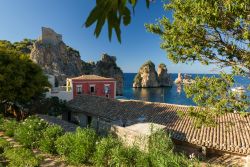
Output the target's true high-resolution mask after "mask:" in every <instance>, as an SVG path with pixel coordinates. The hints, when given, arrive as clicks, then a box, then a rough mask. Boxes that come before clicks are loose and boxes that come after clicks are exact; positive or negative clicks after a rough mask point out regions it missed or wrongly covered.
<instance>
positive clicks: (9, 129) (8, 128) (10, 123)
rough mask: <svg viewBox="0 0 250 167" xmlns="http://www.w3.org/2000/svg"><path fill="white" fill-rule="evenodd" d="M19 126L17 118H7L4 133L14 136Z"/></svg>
mask: <svg viewBox="0 0 250 167" xmlns="http://www.w3.org/2000/svg"><path fill="white" fill-rule="evenodd" d="M17 127H18V122H17V121H16V120H15V119H5V120H4V121H3V124H2V130H3V131H4V134H5V135H7V136H9V137H13V136H14V131H15V129H16V128H17Z"/></svg>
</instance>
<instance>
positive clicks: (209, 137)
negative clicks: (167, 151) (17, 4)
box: [64, 95, 250, 164]
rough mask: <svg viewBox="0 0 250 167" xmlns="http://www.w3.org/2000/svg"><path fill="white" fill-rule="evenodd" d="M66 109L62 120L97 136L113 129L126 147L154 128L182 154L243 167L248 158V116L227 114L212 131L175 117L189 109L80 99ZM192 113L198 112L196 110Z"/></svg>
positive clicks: (249, 121) (92, 98) (191, 120)
mask: <svg viewBox="0 0 250 167" xmlns="http://www.w3.org/2000/svg"><path fill="white" fill-rule="evenodd" d="M68 107H69V108H70V110H71V112H70V113H68V114H67V113H65V115H64V119H66V120H69V121H73V122H75V123H78V124H79V125H80V126H83V127H86V126H89V125H91V126H92V127H94V128H95V129H96V130H97V131H98V132H99V133H105V132H107V131H109V130H111V129H113V131H115V132H116V133H117V134H118V136H120V137H121V138H124V141H125V142H128V143H134V141H135V140H136V139H135V138H137V137H138V136H145V134H148V133H146V132H148V129H149V124H154V125H157V126H160V128H162V129H164V130H165V131H166V132H168V133H170V134H171V137H172V139H173V141H174V143H175V144H176V146H178V147H181V150H189V152H190V151H191V152H192V153H195V154H197V155H200V154H202V155H208V156H210V155H221V156H223V155H229V157H234V156H239V157H240V158H239V163H243V164H244V163H245V164H246V161H247V159H249V157H250V115H248V116H245V117H243V116H241V115H240V114H237V113H228V114H225V115H223V116H220V117H218V118H217V126H215V127H206V126H202V127H201V128H196V127H195V126H194V124H193V123H194V122H193V119H192V118H190V117H180V116H179V115H178V114H177V112H184V113H185V112H187V111H188V109H189V107H190V106H183V105H174V104H166V103H156V102H144V101H136V100H116V99H107V98H103V97H97V96H88V95H81V96H78V97H77V98H75V99H74V100H72V101H69V102H68ZM194 110H195V111H197V112H199V110H198V108H195V109H194ZM114 128H115V129H114ZM144 132H145V133H144ZM143 143H144V142H142V143H140V145H143ZM237 163H238V161H237Z"/></svg>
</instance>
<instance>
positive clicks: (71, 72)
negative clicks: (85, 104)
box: [30, 28, 83, 85]
mask: <svg viewBox="0 0 250 167" xmlns="http://www.w3.org/2000/svg"><path fill="white" fill-rule="evenodd" d="M30 58H31V60H32V61H33V62H35V63H37V64H38V65H40V66H41V67H42V69H43V70H44V72H45V73H46V74H50V75H54V76H55V78H56V81H57V82H58V85H64V84H65V80H66V78H67V77H73V76H78V75H80V74H82V73H83V71H82V68H83V61H82V60H81V58H80V54H79V52H78V51H76V50H74V49H72V48H70V47H68V46H67V45H66V44H65V43H64V42H63V41H62V37H61V35H59V34H56V33H55V32H54V31H53V30H51V29H49V28H42V36H41V37H40V38H39V39H38V40H37V41H36V42H35V43H34V44H33V48H32V50H31V53H30Z"/></svg>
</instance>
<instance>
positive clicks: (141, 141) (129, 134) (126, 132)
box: [111, 125, 148, 151]
mask: <svg viewBox="0 0 250 167" xmlns="http://www.w3.org/2000/svg"><path fill="white" fill-rule="evenodd" d="M111 133H113V134H114V135H115V136H117V137H118V138H119V139H121V141H122V142H123V143H124V144H125V145H126V146H138V147H139V148H140V149H141V150H144V151H147V148H148V136H147V135H145V134H140V133H138V132H135V131H133V130H130V129H127V128H126V127H121V126H116V125H113V126H112V127H111Z"/></svg>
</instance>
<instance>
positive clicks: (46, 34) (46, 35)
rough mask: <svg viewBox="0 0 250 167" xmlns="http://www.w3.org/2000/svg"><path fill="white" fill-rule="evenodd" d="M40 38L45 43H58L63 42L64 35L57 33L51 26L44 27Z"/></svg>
mask: <svg viewBox="0 0 250 167" xmlns="http://www.w3.org/2000/svg"><path fill="white" fill-rule="evenodd" d="M39 40H41V41H42V43H44V44H51V45H57V44H58V43H60V42H62V35H61V34H57V33H56V32H55V31H54V30H52V29H51V28H47V27H42V36H41V37H39Z"/></svg>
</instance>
